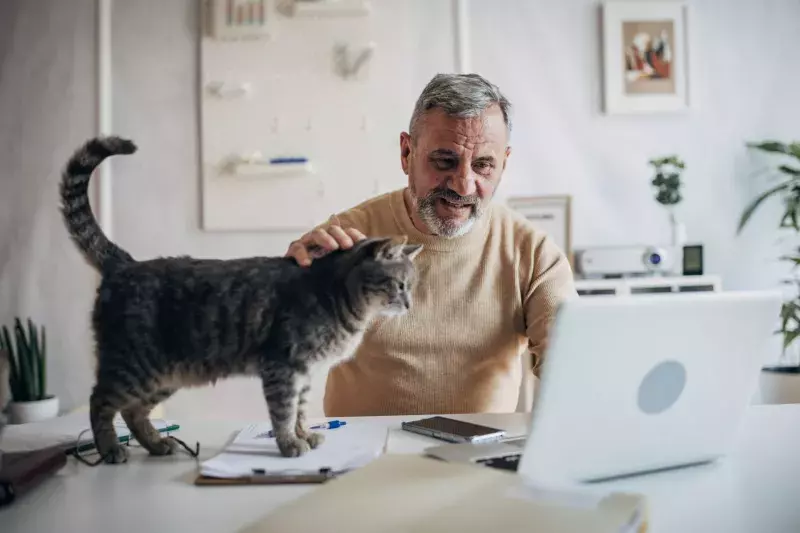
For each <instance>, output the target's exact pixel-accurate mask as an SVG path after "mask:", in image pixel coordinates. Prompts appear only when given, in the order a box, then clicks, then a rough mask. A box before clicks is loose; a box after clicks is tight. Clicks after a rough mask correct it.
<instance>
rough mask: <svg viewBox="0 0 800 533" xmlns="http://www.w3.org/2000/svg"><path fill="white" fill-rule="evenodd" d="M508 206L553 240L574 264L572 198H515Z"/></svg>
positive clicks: (562, 196)
mask: <svg viewBox="0 0 800 533" xmlns="http://www.w3.org/2000/svg"><path fill="white" fill-rule="evenodd" d="M506 204H507V205H508V206H509V207H510V208H511V209H513V210H514V211H517V212H518V213H520V214H521V215H522V216H523V217H525V218H526V219H527V220H529V221H530V222H531V223H532V224H533V226H534V227H535V228H537V229H539V230H541V231H543V232H544V233H546V234H547V235H548V236H549V237H550V238H551V239H553V242H555V244H556V245H557V246H558V247H559V248H560V249H561V251H562V252H564V254H565V255H566V256H567V258H569V260H570V263H572V196H570V195H568V194H562V195H550V196H515V197H511V198H508V199H507V200H506Z"/></svg>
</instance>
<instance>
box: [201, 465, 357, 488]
mask: <svg viewBox="0 0 800 533" xmlns="http://www.w3.org/2000/svg"><path fill="white" fill-rule="evenodd" d="M343 473H344V472H333V471H332V470H330V469H327V468H325V469H322V470H320V472H319V473H318V474H293V475H289V474H266V473H254V474H253V475H251V476H244V477H234V478H221V477H211V476H204V475H203V474H198V475H197V477H196V478H195V480H194V484H195V485H197V486H231V485H234V486H235V485H292V484H298V485H305V484H315V483H325V482H326V481H329V480H331V479H333V478H335V477H337V476H338V475H340V474H343Z"/></svg>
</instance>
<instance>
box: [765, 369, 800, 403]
mask: <svg viewBox="0 0 800 533" xmlns="http://www.w3.org/2000/svg"><path fill="white" fill-rule="evenodd" d="M759 393H760V403H762V404H780V403H800V367H797V366H771V367H765V368H763V369H762V370H761V377H760V379H759Z"/></svg>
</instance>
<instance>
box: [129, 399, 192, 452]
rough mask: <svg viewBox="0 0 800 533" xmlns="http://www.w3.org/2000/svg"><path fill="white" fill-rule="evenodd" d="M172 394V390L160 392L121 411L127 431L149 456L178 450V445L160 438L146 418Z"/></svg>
mask: <svg viewBox="0 0 800 533" xmlns="http://www.w3.org/2000/svg"><path fill="white" fill-rule="evenodd" d="M174 392H175V390H174V389H163V390H160V391H158V392H155V393H153V394H150V395H148V396H147V397H146V399H144V400H142V401H140V402H136V403H134V404H132V405H130V406H128V407H126V408H125V409H123V410H122V419H123V420H125V424H127V425H128V429H130V430H131V433H133V436H134V437H135V438H136V440H137V441H138V442H139V443H140V444H141V445H142V447H144V449H146V450H147V451H148V452H150V455H170V454H172V453H174V452H175V451H176V450H177V449H178V443H177V442H176V441H175V440H174V439H172V438H170V437H162V436H161V434H160V433H159V432H158V430H156V428H155V427H153V423H152V422H151V421H150V418H149V416H148V415H149V414H150V411H152V410H153V408H154V407H155V406H156V405H158V404H159V403H161V402H163V401H164V400H166V399H167V398H169V397H170V396H172V394H174Z"/></svg>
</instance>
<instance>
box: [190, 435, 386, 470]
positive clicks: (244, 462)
mask: <svg viewBox="0 0 800 533" xmlns="http://www.w3.org/2000/svg"><path fill="white" fill-rule="evenodd" d="M269 430H270V425H269V424H251V425H249V426H247V427H245V428H244V429H242V430H241V431H239V432H238V433H237V434H236V436H235V437H234V439H233V441H232V442H230V443H229V444H228V445H227V446H226V447H225V448H224V449H223V450H222V452H221V453H219V454H218V455H216V456H214V457H212V458H211V459H208V460H207V461H204V462H203V463H202V464H201V465H200V476H201V477H203V478H213V479H229V480H235V479H247V480H248V481H250V482H255V481H256V480H255V479H254V478H255V477H259V476H260V477H262V478H269V477H271V476H274V477H280V478H282V480H284V481H286V482H289V481H291V479H290V478H291V477H292V476H322V479H320V481H324V480H325V478H327V477H331V476H335V475H338V474H340V473H343V472H347V471H350V470H352V469H355V468H359V467H361V466H364V465H365V464H367V463H369V462H370V461H372V460H374V459H375V458H376V457H378V456H380V455H381V454H382V453H384V451H385V449H386V443H387V438H388V430H387V429H386V428H385V427H383V428H381V427H378V428H376V427H375V426H374V424H364V423H361V422H359V421H357V420H348V421H347V425H346V426H343V427H340V428H336V429H322V430H316V431H320V432H322V433H323V434H324V435H325V441H324V442H323V443H322V445H321V446H318V447H317V448H316V449H313V450H310V451H308V452H306V453H305V454H303V455H301V456H300V457H284V456H282V455H281V454H280V451H279V449H278V444H277V442H276V440H275V438H274V437H269V436H267V434H268V433H269ZM303 479H307V480H310V479H308V478H303ZM264 481H268V480H267V479H264Z"/></svg>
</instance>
